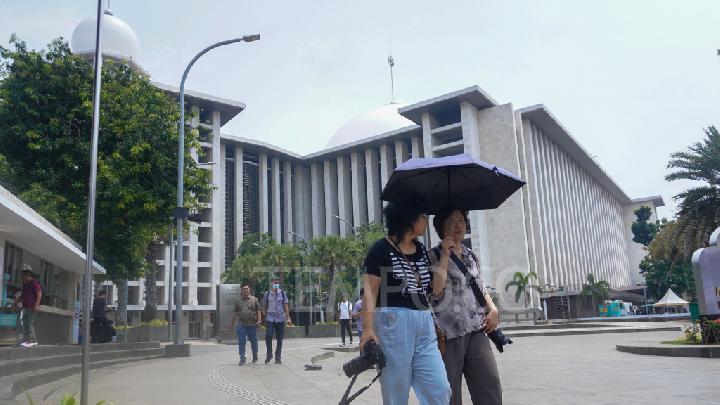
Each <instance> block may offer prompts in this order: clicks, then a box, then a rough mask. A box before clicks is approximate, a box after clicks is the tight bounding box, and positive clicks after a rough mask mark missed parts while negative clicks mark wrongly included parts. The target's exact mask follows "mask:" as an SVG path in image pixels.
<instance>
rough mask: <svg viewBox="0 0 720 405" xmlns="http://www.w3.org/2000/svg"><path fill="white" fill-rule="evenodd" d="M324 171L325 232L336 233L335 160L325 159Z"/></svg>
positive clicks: (336, 190)
mask: <svg viewBox="0 0 720 405" xmlns="http://www.w3.org/2000/svg"><path fill="white" fill-rule="evenodd" d="M323 172H324V173H325V175H324V178H325V234H326V235H338V234H339V233H340V227H339V225H340V224H339V222H340V221H339V220H338V219H337V218H336V217H335V216H336V215H338V189H337V186H338V182H337V179H338V178H337V168H336V167H335V162H334V161H332V160H326V161H324V162H323Z"/></svg>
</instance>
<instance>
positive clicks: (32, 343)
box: [20, 342, 37, 347]
mask: <svg viewBox="0 0 720 405" xmlns="http://www.w3.org/2000/svg"><path fill="white" fill-rule="evenodd" d="M20 346H22V347H35V346H37V343H36V342H22V343H20Z"/></svg>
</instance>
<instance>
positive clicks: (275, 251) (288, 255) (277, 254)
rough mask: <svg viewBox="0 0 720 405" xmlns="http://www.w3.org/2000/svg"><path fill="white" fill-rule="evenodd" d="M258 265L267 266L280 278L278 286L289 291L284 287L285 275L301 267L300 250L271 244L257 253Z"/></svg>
mask: <svg viewBox="0 0 720 405" xmlns="http://www.w3.org/2000/svg"><path fill="white" fill-rule="evenodd" d="M259 256H260V263H261V264H262V265H264V266H269V267H271V268H272V269H273V272H274V273H275V274H277V275H278V276H279V277H280V285H282V286H283V288H284V289H285V291H286V292H287V291H290V289H289V288H287V286H286V285H285V273H287V272H290V271H293V270H295V269H297V268H298V267H300V266H301V265H302V255H301V253H300V249H299V248H298V247H297V246H295V245H287V244H286V245H280V244H277V243H272V244H269V245H267V246H265V247H264V248H263V249H262V250H261V251H260V253H259Z"/></svg>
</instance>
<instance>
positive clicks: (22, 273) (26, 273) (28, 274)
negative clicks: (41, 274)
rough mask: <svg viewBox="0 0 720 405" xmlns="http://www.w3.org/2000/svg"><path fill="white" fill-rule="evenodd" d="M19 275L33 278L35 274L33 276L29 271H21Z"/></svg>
mask: <svg viewBox="0 0 720 405" xmlns="http://www.w3.org/2000/svg"><path fill="white" fill-rule="evenodd" d="M20 274H21V275H23V276H30V277H35V274H33V272H32V271H30V270H23V271H22V272H21V273H20Z"/></svg>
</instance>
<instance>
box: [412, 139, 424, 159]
mask: <svg viewBox="0 0 720 405" xmlns="http://www.w3.org/2000/svg"><path fill="white" fill-rule="evenodd" d="M411 142H412V152H411V154H412V158H413V159H417V158H421V157H423V140H422V137H421V136H413V137H412V141H411Z"/></svg>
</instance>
